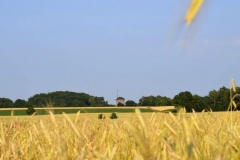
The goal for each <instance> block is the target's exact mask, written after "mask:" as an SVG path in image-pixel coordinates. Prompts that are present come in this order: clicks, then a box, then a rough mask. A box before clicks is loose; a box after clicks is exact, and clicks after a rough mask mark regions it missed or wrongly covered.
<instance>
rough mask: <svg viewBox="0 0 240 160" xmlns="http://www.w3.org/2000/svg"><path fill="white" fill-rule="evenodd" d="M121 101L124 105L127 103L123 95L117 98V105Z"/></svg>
mask: <svg viewBox="0 0 240 160" xmlns="http://www.w3.org/2000/svg"><path fill="white" fill-rule="evenodd" d="M119 102H120V103H122V104H123V105H124V104H125V99H124V98H123V97H117V99H116V106H117V104H118V103H119Z"/></svg>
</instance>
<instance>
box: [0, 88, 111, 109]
mask: <svg viewBox="0 0 240 160" xmlns="http://www.w3.org/2000/svg"><path fill="white" fill-rule="evenodd" d="M47 106H49V107H55V106H56V107H88V106H92V107H100V106H108V102H107V101H105V100H104V98H103V97H96V96H92V95H89V94H86V93H76V92H69V91H56V92H51V93H47V94H46V93H41V94H36V95H34V96H32V97H30V98H28V100H27V101H25V100H22V99H17V100H16V101H15V102H13V101H12V100H11V99H8V98H0V108H12V107H13V108H19V107H47Z"/></svg>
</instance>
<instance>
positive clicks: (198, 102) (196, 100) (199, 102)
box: [193, 94, 208, 112]
mask: <svg viewBox="0 0 240 160" xmlns="http://www.w3.org/2000/svg"><path fill="white" fill-rule="evenodd" d="M193 109H194V110H195V111H197V112H201V111H202V110H204V109H205V110H208V108H207V106H206V104H205V103H204V101H203V99H202V97H200V96H199V95H196V94H195V95H193Z"/></svg>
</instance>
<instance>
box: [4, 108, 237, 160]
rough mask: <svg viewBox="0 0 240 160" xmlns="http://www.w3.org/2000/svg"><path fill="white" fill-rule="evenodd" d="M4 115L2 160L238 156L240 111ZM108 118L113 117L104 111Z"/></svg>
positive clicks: (222, 158)
mask: <svg viewBox="0 0 240 160" xmlns="http://www.w3.org/2000/svg"><path fill="white" fill-rule="evenodd" d="M117 115H118V117H119V118H118V119H115V120H111V119H109V118H107V119H104V120H99V119H98V118H97V116H98V114H95V113H92V114H81V113H77V114H71V115H67V114H62V115H53V114H51V113H50V115H47V116H22V117H17V116H12V117H10V116H9V117H0V132H1V133H0V159H4V160H5V159H11V160H12V159H13V160H14V159H49V160H50V159H51V160H52V159H59V160H60V159H64V160H65V159H103V160H104V159H106V160H110V159H114V160H118V159H119V160H120V159H121V160H122V159H137V160H139V159H140V160H141V159H147V160H151V159H152V160H155V159H158V160H167V159H170V160H175V159H194V160H195V159H196V160H197V159H199V160H200V159H201V160H208V159H215V160H225V159H239V157H240V121H239V119H240V114H239V112H232V113H231V112H219V113H212V112H202V113H185V111H180V112H179V113H178V114H176V115H173V114H172V113H169V114H164V113H140V111H139V110H138V109H136V112H135V113H133V114H131V113H117ZM106 116H107V117H108V116H109V115H107V114H106Z"/></svg>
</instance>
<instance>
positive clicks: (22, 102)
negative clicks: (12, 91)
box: [13, 99, 28, 108]
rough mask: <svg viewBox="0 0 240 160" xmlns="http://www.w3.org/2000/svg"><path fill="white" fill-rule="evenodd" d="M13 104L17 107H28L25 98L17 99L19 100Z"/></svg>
mask: <svg viewBox="0 0 240 160" xmlns="http://www.w3.org/2000/svg"><path fill="white" fill-rule="evenodd" d="M13 106H14V107H15V108H24V107H28V102H27V101H25V100H23V99H17V100H16V101H15V102H14V104H13Z"/></svg>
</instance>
